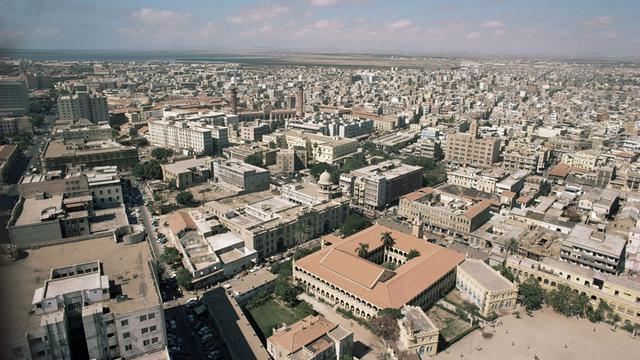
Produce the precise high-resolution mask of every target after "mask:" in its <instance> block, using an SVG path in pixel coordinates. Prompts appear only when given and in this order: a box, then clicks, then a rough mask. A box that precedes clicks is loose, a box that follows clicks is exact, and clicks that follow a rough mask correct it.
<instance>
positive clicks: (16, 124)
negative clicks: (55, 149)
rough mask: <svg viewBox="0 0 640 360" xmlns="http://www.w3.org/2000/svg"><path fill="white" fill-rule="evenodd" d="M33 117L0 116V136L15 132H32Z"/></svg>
mask: <svg viewBox="0 0 640 360" xmlns="http://www.w3.org/2000/svg"><path fill="white" fill-rule="evenodd" d="M32 133H33V126H31V118H30V117H28V116H18V117H15V116H2V117H0V136H7V135H13V134H32Z"/></svg>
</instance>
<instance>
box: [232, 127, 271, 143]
mask: <svg viewBox="0 0 640 360" xmlns="http://www.w3.org/2000/svg"><path fill="white" fill-rule="evenodd" d="M270 132H271V127H270V126H269V124H265V123H262V124H261V123H242V124H241V125H239V126H238V136H239V138H240V140H243V141H248V142H254V141H257V142H259V141H262V136H263V135H266V134H268V133H270Z"/></svg>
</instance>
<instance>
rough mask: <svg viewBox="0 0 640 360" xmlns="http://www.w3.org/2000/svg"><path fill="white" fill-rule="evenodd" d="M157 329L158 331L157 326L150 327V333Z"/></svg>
mask: <svg viewBox="0 0 640 360" xmlns="http://www.w3.org/2000/svg"><path fill="white" fill-rule="evenodd" d="M157 329H158V327H157V326H155V325H153V326H151V327H149V331H156V330H157Z"/></svg>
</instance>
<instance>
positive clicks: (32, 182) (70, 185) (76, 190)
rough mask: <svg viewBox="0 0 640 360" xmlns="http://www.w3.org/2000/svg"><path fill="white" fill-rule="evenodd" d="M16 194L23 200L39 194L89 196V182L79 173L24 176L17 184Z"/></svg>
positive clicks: (55, 171)
mask: <svg viewBox="0 0 640 360" xmlns="http://www.w3.org/2000/svg"><path fill="white" fill-rule="evenodd" d="M18 192H19V193H20V196H22V197H24V198H26V197H33V196H35V195H37V194H41V193H45V194H49V195H63V196H65V197H76V196H85V195H89V182H88V181H87V177H86V176H83V175H82V174H80V173H68V174H64V173H63V172H62V171H61V170H54V171H49V172H46V173H44V174H30V175H29V174H28V175H24V176H23V177H22V178H21V179H20V182H19V183H18Z"/></svg>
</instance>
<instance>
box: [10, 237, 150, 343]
mask: <svg viewBox="0 0 640 360" xmlns="http://www.w3.org/2000/svg"><path fill="white" fill-rule="evenodd" d="M150 258H151V254H150V250H149V246H148V244H147V243H146V242H141V243H138V244H133V245H124V244H116V243H115V242H114V241H113V237H112V236H108V237H104V238H99V239H92V240H85V241H79V242H73V243H68V244H61V245H54V246H47V247H42V248H39V249H34V250H29V251H28V256H27V257H25V258H24V259H21V260H18V261H16V262H14V263H12V264H9V265H5V266H2V267H0V286H1V287H2V288H3V289H11V291H2V292H0V302H1V303H2V304H3V307H2V310H0V312H2V319H3V321H4V322H5V323H6V324H11V326H12V328H11V334H7V336H10V337H15V336H16V335H18V336H21V335H23V334H25V333H26V332H27V331H29V330H30V329H34V328H38V327H39V326H40V318H41V316H39V315H30V311H31V304H32V300H33V295H34V292H35V291H36V289H37V288H40V287H42V286H43V285H44V282H45V280H47V279H49V276H50V272H51V269H54V268H60V267H65V266H69V265H72V264H81V263H85V262H91V261H100V262H101V263H102V268H103V270H104V275H107V276H108V277H109V280H110V281H114V282H115V284H116V285H120V286H121V287H122V294H124V295H127V296H128V298H129V300H125V301H121V302H116V301H115V299H112V300H109V301H108V302H105V303H108V304H109V307H110V309H111V311H113V312H116V313H127V312H130V311H133V310H135V309H138V308H145V307H148V306H152V305H157V304H159V303H160V299H159V298H158V295H157V293H156V290H155V289H154V287H155V283H154V280H153V278H152V275H151V270H150V268H149V265H148V260H149V259H150Z"/></svg>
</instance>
